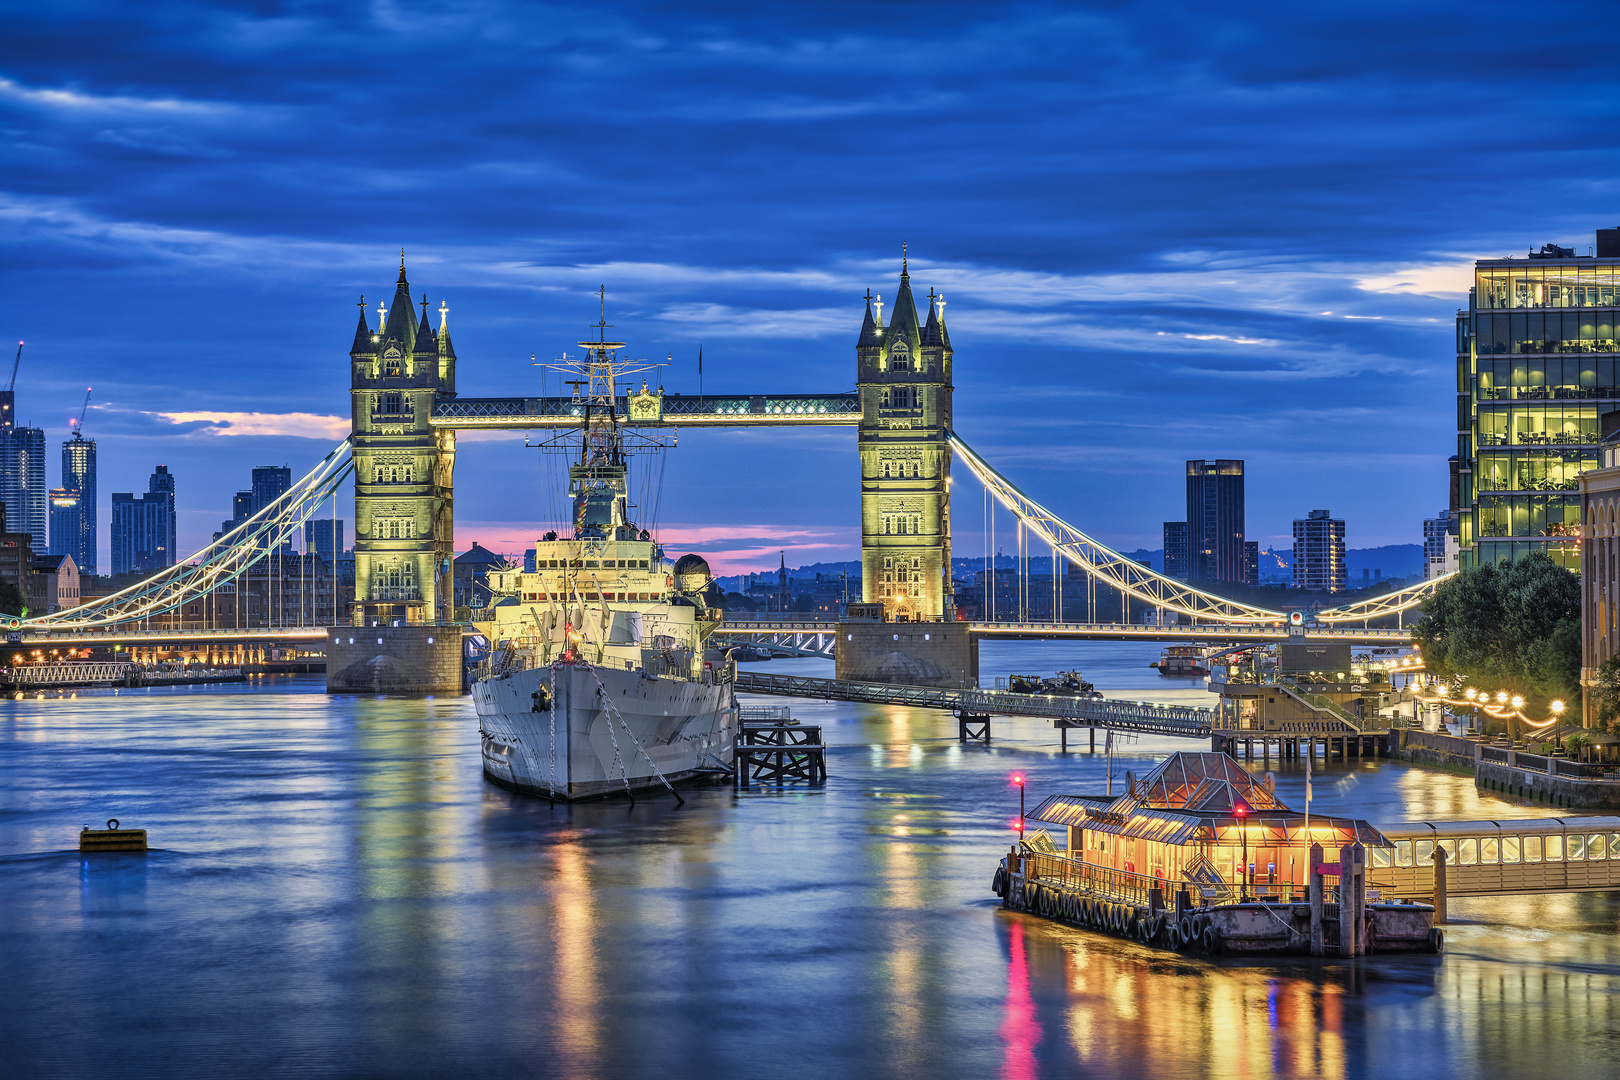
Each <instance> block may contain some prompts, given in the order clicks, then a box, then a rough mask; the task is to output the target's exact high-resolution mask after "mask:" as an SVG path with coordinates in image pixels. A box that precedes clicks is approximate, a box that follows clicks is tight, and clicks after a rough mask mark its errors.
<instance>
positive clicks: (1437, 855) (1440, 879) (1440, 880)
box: [1433, 844, 1446, 926]
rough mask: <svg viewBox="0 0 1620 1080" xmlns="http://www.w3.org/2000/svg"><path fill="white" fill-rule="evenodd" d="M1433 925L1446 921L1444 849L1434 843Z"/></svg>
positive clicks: (1442, 924) (1442, 923)
mask: <svg viewBox="0 0 1620 1080" xmlns="http://www.w3.org/2000/svg"><path fill="white" fill-rule="evenodd" d="M1433 899H1434V925H1436V926H1444V925H1445V923H1446V849H1445V848H1443V847H1441V846H1440V845H1439V844H1436V845H1434V897H1433Z"/></svg>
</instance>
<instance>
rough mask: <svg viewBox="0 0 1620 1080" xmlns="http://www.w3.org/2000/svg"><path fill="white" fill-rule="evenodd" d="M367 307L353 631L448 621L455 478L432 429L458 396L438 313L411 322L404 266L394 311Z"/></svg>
mask: <svg viewBox="0 0 1620 1080" xmlns="http://www.w3.org/2000/svg"><path fill="white" fill-rule="evenodd" d="M363 305H364V301H362V308H361V311H360V325H359V327H358V328H357V329H356V330H355V334H354V347H353V348H352V349H351V350H350V352H349V358H350V361H351V363H350V372H351V380H350V387H351V398H352V404H353V408H354V415H353V425H354V426H353V431H354V435H353V446H354V470H355V475H354V513H355V525H354V541H355V542H354V564H355V565H354V572H355V593H354V596H355V600H354V608H353V611H352V615H353V621H354V623H355V625H357V626H391V625H395V624H423V623H434V622H441V621H444V622H447V621H449V620H450V619H451V617H452V615H453V614H454V613H453V612H452V610H451V607H450V605H451V601H452V597H453V595H454V593H453V589H452V578H451V570H450V567H451V565H452V562H453V560H454V558H455V552H454V550H453V544H454V522H453V518H452V514H451V509H452V507H451V501H452V488H451V474H452V472H453V470H454V466H455V456H456V433H455V431H454V430H453V429H449V428H438V429H435V428H433V427H431V426H430V423H429V421H430V419H431V417H432V415H433V402H434V399H435V398H439V399H445V398H453V397H455V383H456V352H455V349H454V348H453V347H452V346H451V344H450V332H449V329H448V328H447V327H446V325H445V321H446V314H447V311H446V309H445V308H444V306H443V305H441V306H440V310H439V329H438V332H437V333H435V332H434V330H433V328H432V326H430V325H429V323H428V310H427V298H426V297H425V296H424V297H423V298H422V302H421V308H422V311H421V316H420V318H418V317H417V313H416V311H415V306H414V305H413V304H412V303H411V286H410V282H409V281H407V280H406V277H405V260H404V259H403V258H401V259H400V264H399V282H398V284H397V285H396V287H395V290H394V302H393V307H392V308H388V307H385V306H383V305H380V304H379V305H378V308H377V311H378V322H379V326H378V328H377V330H375V331H373V330H372V329H371V328H370V326H369V324H368V323H367V321H366V312H365V309H364V306H363Z"/></svg>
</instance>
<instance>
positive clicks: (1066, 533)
mask: <svg viewBox="0 0 1620 1080" xmlns="http://www.w3.org/2000/svg"><path fill="white" fill-rule="evenodd" d="M946 437H947V438H948V439H949V440H950V444H951V449H952V450H954V451H955V452H956V454H957V456H958V457H959V458H961V460H962V461H963V462H964V463H965V464H966V465H967V467H968V468H969V469H970V470H971V471H972V473H973V475H974V476H975V477H977V478H978V480H979V483H981V484H983V485H984V487H985V490H986V491H988V492H989V493H990V494H991V495H993V496H994V497H995V500H996V501H997V502H999V503H1000V504H1001V505H1002V506H1004V507H1006V508H1007V509H1008V510H1009V511H1011V512H1012V514H1013V516H1014V517H1016V518H1017V519H1018V521H1019V522H1021V523H1022V524H1023V526H1024V527H1025V528H1026V529H1028V530H1029V531H1030V532H1033V533H1034V534H1035V535H1036V536H1039V537H1040V538H1041V539H1042V540H1044V541H1045V542H1046V543H1047V544H1049V545H1050V546H1051V547H1052V549H1053V550H1054V551H1055V552H1057V553H1058V554H1059V555H1061V556H1062V557H1063V558H1065V559H1067V560H1068V561H1069V562H1072V563H1074V564H1075V565H1076V566H1078V567H1080V568H1081V569H1082V570H1084V571H1085V572H1086V573H1087V574H1089V575H1091V576H1092V577H1093V578H1095V579H1097V580H1099V581H1102V582H1104V583H1105V584H1108V585H1111V586H1113V587H1114V588H1115V589H1118V590H1119V591H1120V592H1121V593H1124V594H1126V595H1129V596H1131V597H1132V598H1134V599H1137V600H1141V601H1143V602H1145V603H1148V604H1151V605H1153V606H1154V607H1157V608H1162V609H1164V610H1166V611H1174V612H1177V613H1178V614H1181V615H1187V616H1191V617H1193V618H1198V619H1207V620H1210V621H1213V622H1224V623H1275V622H1279V621H1281V620H1283V619H1286V618H1287V617H1288V616H1287V613H1285V612H1282V611H1274V610H1272V609H1271V608H1264V607H1258V606H1256V605H1253V604H1245V603H1242V602H1240V601H1237V600H1232V599H1229V598H1227V597H1224V596H1217V595H1215V594H1214V593H1211V592H1205V591H1204V590H1202V589H1198V588H1194V587H1193V586H1191V585H1189V584H1187V583H1186V582H1185V581H1177V580H1176V579H1175V578H1169V577H1165V576H1164V575H1163V574H1159V573H1155V572H1154V571H1153V570H1152V569H1150V568H1149V567H1146V566H1143V565H1142V564H1141V563H1139V562H1137V561H1136V560H1134V559H1128V558H1126V557H1125V556H1123V555H1121V554H1120V553H1119V552H1117V551H1114V550H1113V549H1112V548H1110V547H1108V546H1107V545H1106V544H1101V543H1099V542H1097V541H1096V540H1093V539H1092V538H1091V537H1089V536H1087V535H1086V534H1085V533H1083V532H1081V531H1080V530H1079V529H1077V528H1075V527H1074V526H1073V525H1070V524H1069V523H1068V522H1066V521H1064V520H1063V519H1062V518H1060V517H1058V516H1057V515H1056V514H1054V513H1052V512H1051V511H1050V510H1048V509H1046V507H1044V506H1042V505H1041V504H1040V503H1038V502H1036V501H1035V500H1034V499H1032V498H1030V497H1029V496H1028V495H1026V494H1024V492H1023V491H1021V490H1020V489H1019V488H1018V486H1017V485H1016V484H1014V483H1013V482H1012V481H1011V480H1008V479H1007V478H1006V477H1005V476H1003V475H1001V473H999V472H997V471H996V470H995V469H994V468H993V467H991V465H990V464H989V462H987V461H985V460H984V459H983V458H982V457H980V456H979V455H978V454H976V453H974V451H973V449H972V448H971V447H970V446H968V445H967V443H965V442H963V441H962V439H961V437H960V436H959V435H957V434H956V433H955V432H954V431H949V432H946ZM1444 579H1445V578H1444V576H1442V577H1436V578H1431V579H1429V580H1428V581H1425V582H1423V583H1422V584H1421V585H1415V586H1413V587H1411V588H1408V589H1401V590H1400V591H1398V592H1392V593H1386V594H1385V595H1383V596H1375V597H1372V598H1370V599H1367V600H1362V601H1358V602H1357V603H1354V604H1346V605H1344V606H1341V607H1335V608H1327V609H1325V610H1323V611H1319V612H1317V613H1316V619H1317V621H1318V622H1324V623H1347V622H1361V621H1363V620H1365V619H1376V618H1379V617H1381V616H1385V615H1394V614H1396V613H1397V612H1401V611H1407V610H1409V609H1411V608H1414V607H1416V606H1417V605H1419V604H1421V603H1422V602H1423V600H1424V598H1426V597H1427V596H1428V595H1429V594H1430V593H1432V592H1433V591H1434V589H1435V587H1436V586H1438V585H1439V584H1440V582H1441V581H1443V580H1444Z"/></svg>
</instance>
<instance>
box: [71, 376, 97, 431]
mask: <svg viewBox="0 0 1620 1080" xmlns="http://www.w3.org/2000/svg"><path fill="white" fill-rule="evenodd" d="M94 389H95V387H93V386H87V387H85V388H84V407H83V408H82V409H80V410H79V422H78V423H77V424H75V425H74V428H73V434H75V435H82V434H83V433H84V414H85V413H87V412H89V411H90V391H92V390H94Z"/></svg>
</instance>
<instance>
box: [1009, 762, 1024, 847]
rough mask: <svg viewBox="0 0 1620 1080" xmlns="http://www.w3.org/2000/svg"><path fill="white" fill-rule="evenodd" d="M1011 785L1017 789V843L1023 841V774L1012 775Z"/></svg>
mask: <svg viewBox="0 0 1620 1080" xmlns="http://www.w3.org/2000/svg"><path fill="white" fill-rule="evenodd" d="M1012 785H1013V787H1015V788H1017V789H1018V842H1019V843H1023V841H1024V774H1023V773H1021V772H1015V773H1013V774H1012Z"/></svg>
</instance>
